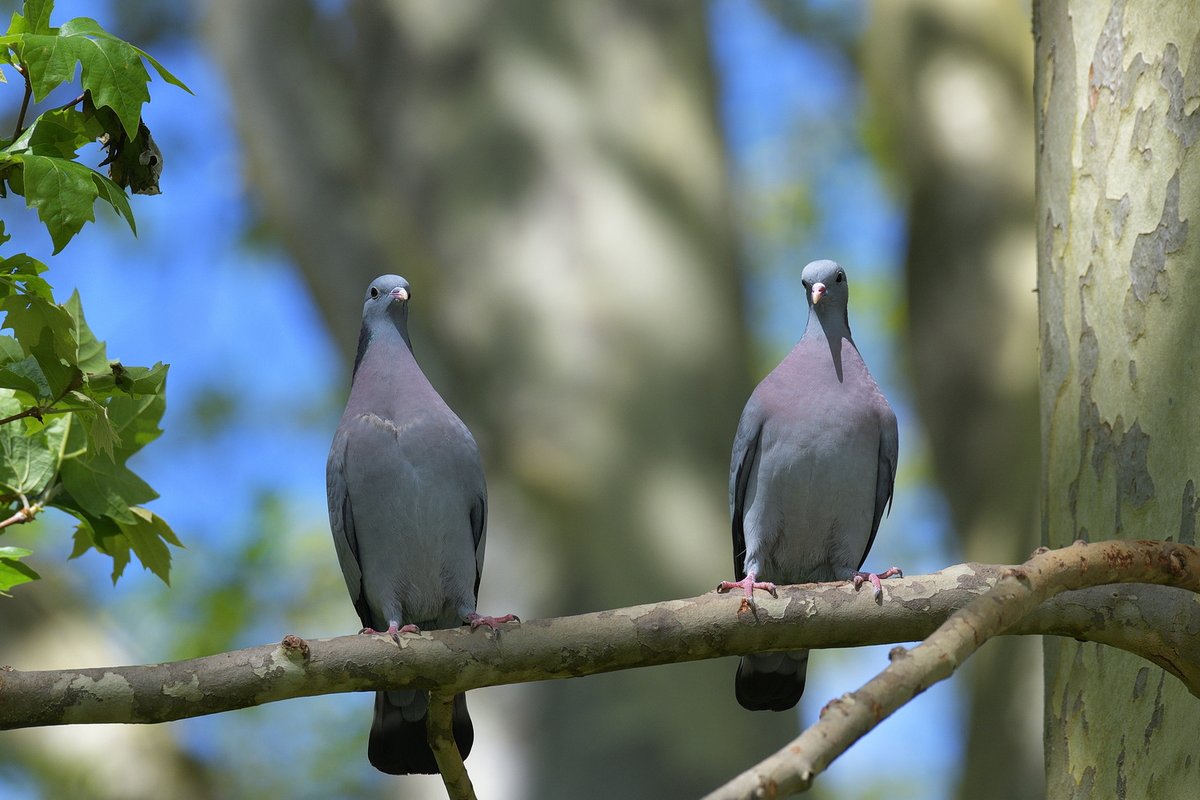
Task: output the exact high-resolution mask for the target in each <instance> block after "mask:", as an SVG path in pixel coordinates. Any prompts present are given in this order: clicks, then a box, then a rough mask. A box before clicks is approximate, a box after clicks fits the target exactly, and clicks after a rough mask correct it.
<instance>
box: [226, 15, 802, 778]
mask: <svg viewBox="0 0 1200 800" xmlns="http://www.w3.org/2000/svg"><path fill="white" fill-rule="evenodd" d="M206 8H207V10H208V12H209V13H208V36H209V39H210V41H211V43H212V45H213V48H214V51H215V54H216V56H217V58H218V61H219V63H220V64H221V65H222V67H223V68H224V69H225V70H226V72H227V74H228V76H229V86H230V91H231V94H232V98H233V107H234V111H235V119H236V120H237V124H238V127H239V129H240V131H241V134H242V138H243V141H244V142H245V146H246V151H247V154H248V161H247V165H248V177H249V180H250V183H251V186H252V187H253V190H254V191H255V193H256V194H257V195H258V197H259V198H260V199H261V201H262V204H261V211H262V213H263V216H264V218H265V221H266V222H267V223H268V224H269V227H270V228H271V229H272V230H273V231H274V232H275V233H276V234H278V235H279V237H280V241H281V242H282V243H283V245H284V246H285V247H286V248H287V252H288V254H289V255H290V256H291V257H292V258H293V259H294V260H295V261H296V263H297V265H298V266H299V268H300V270H301V272H302V273H303V275H304V278H305V280H306V281H307V282H308V284H309V285H310V287H311V288H312V289H313V292H314V295H315V297H316V299H317V302H318V304H319V305H320V307H321V309H322V312H323V314H324V315H325V321H326V322H327V323H328V325H329V327H330V330H331V331H333V333H334V335H335V337H336V338H337V340H338V342H339V343H340V344H341V346H342V355H343V358H344V363H345V365H346V367H347V370H348V369H349V365H350V363H351V359H352V355H353V347H354V337H355V336H356V335H357V330H358V319H359V314H360V309H361V302H362V292H363V291H364V287H365V286H366V285H367V283H368V281H369V280H370V279H371V278H372V277H374V276H376V275H378V274H382V273H386V272H396V273H400V274H402V275H404V276H406V277H408V278H409V279H410V280H411V282H412V285H413V301H412V318H411V326H412V328H413V341H414V344H415V349H416V352H417V356H418V358H419V359H420V360H421V363H422V366H423V367H424V369H425V371H426V372H427V373H428V374H429V375H430V377H431V379H432V381H433V383H434V384H435V385H436V386H437V387H438V388H439V390H440V391H441V392H442V394H443V395H444V396H445V397H446V399H447V401H448V402H449V403H450V405H451V406H452V407H453V408H454V409H455V410H456V411H458V412H459V414H460V415H461V416H462V417H463V419H464V421H465V422H466V423H467V425H468V426H469V427H470V428H471V429H472V431H473V432H474V433H475V436H476V438H477V439H478V441H479V445H480V450H481V452H482V454H483V457H484V460H485V466H486V469H487V473H488V484H489V489H490V504H489V536H488V554H487V560H488V563H487V566H486V569H485V571H484V575H483V588H482V597H481V603H482V605H483V607H484V609H485V610H487V609H495V610H499V611H506V612H507V611H516V612H519V613H521V614H522V615H525V616H545V615H554V614H560V613H564V612H576V611H582V610H590V609H596V608H606V607H613V606H619V605H625V604H628V603H630V602H644V601H649V600H653V599H659V598H663V597H671V596H678V595H681V594H690V593H694V592H696V591H699V590H700V589H701V588H703V587H705V586H708V585H712V584H714V583H715V582H716V581H717V580H719V579H721V578H723V577H728V573H729V570H730V554H729V541H730V540H729V532H728V511H727V509H726V499H725V498H726V489H725V481H726V476H727V472H728V463H729V450H730V446H731V442H732V436H733V431H734V427H735V425H736V422H737V418H738V413H739V411H740V409H741V406H742V404H743V403H744V401H745V399H746V396H747V395H748V393H749V389H750V386H751V384H750V380H749V375H748V371H747V355H746V346H745V336H744V333H743V329H744V326H743V321H742V318H741V298H740V284H739V280H738V275H737V271H736V265H735V258H734V248H733V234H732V229H731V224H730V220H729V219H728V215H727V213H726V208H725V206H726V202H727V186H726V178H725V168H724V162H723V156H722V146H721V140H720V136H719V132H718V129H717V125H716V121H715V114H714V98H713V87H712V76H711V73H710V65H709V60H708V58H709V56H708V39H707V36H706V30H705V8H704V6H703V5H702V4H696V3H690V2H685V1H684V0H655V1H654V2H643V1H642V0H624V2H563V3H558V2H555V3H545V2H527V1H524V0H519V1H517V2H504V3H442V2H376V1H375V0H371V2H366V1H365V0H351V2H348V3H344V4H343V3H335V4H330V3H316V2H296V0H263V1H262V2H254V3H243V2H233V0H219V1H218V2H214V3H211V4H209V5H208V6H206ZM330 568H331V569H335V568H336V567H335V566H334V565H333V564H331V565H330ZM732 672H733V667H732V665H728V664H706V665H697V666H696V667H694V668H691V669H684V670H683V671H681V672H679V673H675V674H672V675H671V676H670V677H668V676H666V675H665V674H663V673H662V672H661V671H658V672H656V671H643V672H639V673H628V674H624V675H620V676H612V677H609V678H604V679H596V680H593V681H588V682H572V683H571V684H570V685H567V684H560V685H556V686H552V687H543V688H542V689H540V690H539V691H538V692H537V693H531V694H530V695H529V696H528V697H527V698H525V699H524V701H523V702H521V703H518V704H515V705H516V709H514V712H513V713H518V714H519V713H525V714H527V715H528V716H527V717H525V718H522V719H507V720H506V721H505V723H504V725H505V727H506V728H507V729H511V730H516V731H530V732H536V735H534V734H533V733H531V735H530V737H529V738H530V742H529V745H530V746H529V748H528V750H529V752H528V753H526V755H529V756H531V757H533V758H534V759H535V763H534V764H533V765H532V768H530V769H525V768H519V769H518V770H516V771H517V772H518V773H519V774H522V775H530V776H531V781H530V784H529V785H528V786H524V787H522V791H521V794H522V796H527V797H567V796H570V797H577V798H588V797H605V798H607V797H613V796H620V795H621V794H623V793H625V792H627V791H634V787H636V791H637V792H638V793H641V794H655V793H665V794H668V795H681V794H682V795H686V794H688V793H689V792H699V791H700V790H701V789H703V788H705V787H707V786H709V785H711V784H712V782H713V781H714V780H715V779H716V778H717V777H718V776H720V775H722V774H727V773H728V772H729V771H730V770H731V769H733V768H734V765H736V764H739V763H745V762H746V761H748V760H751V759H752V758H753V757H754V756H756V755H758V754H761V753H762V752H765V751H767V750H768V749H769V748H771V747H773V746H775V745H776V744H777V743H778V742H779V741H781V740H784V739H785V738H786V737H787V736H788V735H789V732H790V731H791V730H792V729H794V726H795V718H794V717H791V716H788V715H776V716H768V717H756V716H752V715H747V714H740V713H737V706H736V704H735V702H734V700H733V687H732V683H733V681H732ZM699 696H705V697H707V698H708V699H707V700H706V701H705V702H703V703H698V702H696V701H695V698H696V697H699ZM487 706H488V698H487V697H486V695H485V696H483V697H481V698H480V699H479V701H478V702H476V703H474V704H473V706H472V708H473V711H477V712H478V713H479V714H481V715H486V714H487V713H488V708H487ZM597 721H599V722H598V723H597ZM680 729H687V730H717V729H721V730H722V731H723V735H722V736H710V737H701V738H698V739H696V740H695V741H691V742H689V743H688V746H687V747H680V746H677V745H676V744H675V741H676V738H677V734H678V731H679V730H680ZM585 732H586V734H585ZM359 735H361V734H359ZM534 740H535V741H534ZM521 745H522V740H521V739H520V738H519V737H518V738H516V739H515V740H513V741H508V742H505V743H498V742H490V741H487V740H484V739H481V740H480V741H478V742H477V743H476V748H477V749H478V748H484V749H487V748H489V747H495V748H500V747H501V746H503V748H504V750H505V757H506V758H509V759H514V760H517V761H521V760H522V756H521V753H522V752H523V750H522V748H521ZM612 764H621V765H622V768H621V769H620V770H614V769H612V768H611V765H612ZM681 780H682V781H683V783H682V784H681V783H680V781H681ZM656 782H657V783H656ZM481 791H482V788H481Z"/></svg>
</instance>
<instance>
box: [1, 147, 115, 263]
mask: <svg viewBox="0 0 1200 800" xmlns="http://www.w3.org/2000/svg"><path fill="white" fill-rule="evenodd" d="M10 158H11V160H12V161H14V162H16V163H17V164H19V165H21V166H23V168H24V170H23V174H22V173H13V174H10V175H9V181H10V182H12V184H13V189H14V191H19V192H20V193H22V194H24V195H25V203H26V205H28V206H30V207H31V208H36V209H37V211H38V217H39V218H40V219H41V220H42V222H43V223H44V224H45V225H46V229H47V230H48V231H49V232H50V239H51V241H53V242H54V252H55V253H56V254H57V253H59V252H61V251H62V249H63V248H64V247H66V246H67V243H68V242H70V241H71V239H72V238H73V237H74V236H75V234H77V233H79V231H80V229H82V228H83V226H84V225H85V224H86V223H88V222H92V221H94V220H95V219H96V214H95V211H94V209H93V206H94V205H95V202H96V198H97V197H99V198H100V199H102V200H104V201H106V202H107V203H108V204H109V205H111V206H112V207H113V209H114V210H116V211H117V213H119V214H120V215H121V216H122V217H124V218H125V221H126V222H127V223H128V224H129V228H130V230H132V231H133V232H134V234H137V225H136V223H135V222H134V219H133V209H132V208H130V206H129V198H128V197H127V196H126V195H125V192H124V191H122V190H121V187H119V186H117V184H115V183H113V182H112V180H111V179H109V178H106V177H105V176H103V175H101V174H100V173H99V172H96V171H95V170H93V169H91V168H90V167H86V166H84V165H83V164H79V163H76V162H74V161H70V160H68V159H65V158H59V157H57V156H44V155H38V154H36V153H29V152H22V153H13V154H11V156H10ZM18 175H20V176H21V180H19V181H14V180H13V179H14V178H16V177H17V176H18Z"/></svg>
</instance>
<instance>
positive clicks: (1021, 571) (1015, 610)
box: [706, 541, 1200, 800]
mask: <svg viewBox="0 0 1200 800" xmlns="http://www.w3.org/2000/svg"><path fill="white" fill-rule="evenodd" d="M1126 582H1139V583H1141V582H1145V583H1155V584H1169V585H1173V586H1177V587H1180V588H1184V589H1187V590H1189V591H1192V592H1200V549H1198V548H1195V547H1189V546H1186V545H1176V544H1173V543H1171V542H1117V541H1109V542H1100V543H1096V544H1087V543H1085V542H1076V543H1075V544H1073V545H1071V546H1070V547H1065V548H1062V549H1061V550H1046V549H1044V548H1043V549H1041V550H1039V551H1038V552H1037V553H1035V554H1034V555H1033V557H1031V558H1030V559H1029V560H1028V561H1026V562H1025V563H1024V564H1022V565H1021V566H1019V567H1013V568H1011V569H1007V570H1005V571H1004V572H1003V573H1002V575H1001V576H1000V579H999V580H998V581H997V582H996V584H995V586H993V587H992V588H991V589H989V590H988V591H987V592H986V593H984V594H983V595H981V596H980V597H977V598H975V599H974V600H972V601H971V602H970V603H969V604H967V605H966V607H964V608H962V609H961V610H959V611H957V612H955V613H954V614H953V615H952V616H950V618H949V619H947V620H946V621H945V622H944V623H942V624H941V625H940V626H939V627H938V629H937V630H936V631H934V632H933V633H932V634H931V635H930V636H929V637H928V638H926V639H925V641H923V642H922V643H921V644H919V645H918V646H917V647H915V648H914V649H912V650H911V651H910V650H905V649H904V648H902V647H897V648H895V649H893V650H892V652H891V653H890V654H889V658H890V659H891V662H892V663H891V664H890V665H889V666H888V667H887V668H886V669H884V670H883V671H882V672H880V673H879V674H878V675H876V676H875V677H874V678H872V679H871V680H870V681H868V682H867V683H866V684H865V685H864V686H863V687H862V688H860V689H859V690H858V691H856V692H852V693H850V694H847V695H843V696H842V697H839V698H837V699H835V700H833V701H831V702H830V703H829V704H828V705H826V706H825V708H823V709H822V710H821V716H820V719H818V720H817V722H815V723H814V724H813V725H812V726H810V727H809V728H808V729H807V730H805V731H804V732H803V733H801V734H800V736H799V737H798V738H797V739H796V740H794V741H793V742H791V743H790V744H789V745H787V747H785V748H783V749H782V750H780V751H779V752H777V753H775V754H774V755H772V756H770V757H769V758H767V759H766V760H764V761H763V762H761V763H760V764H758V765H757V766H755V767H753V768H751V769H750V770H747V771H746V772H744V773H742V774H741V775H739V776H738V777H736V778H734V779H733V780H732V781H730V782H729V783H727V784H725V785H724V786H722V787H721V788H719V789H717V790H716V791H715V792H713V793H712V794H710V795H708V797H707V798H706V800H733V799H734V798H738V799H739V800H740V799H741V798H777V797H788V796H790V795H792V794H795V793H797V792H802V791H805V790H806V789H808V788H809V787H810V786H811V785H812V781H813V778H814V777H816V775H818V774H820V773H821V772H822V771H824V769H825V768H826V767H827V766H828V765H829V764H830V763H831V762H832V761H833V760H834V759H835V758H837V757H838V756H839V755H841V754H842V753H843V752H845V751H846V749H847V748H849V747H850V745H852V744H854V742H856V741H858V740H859V739H860V738H862V736H864V735H865V734H866V733H867V732H869V731H870V730H871V729H872V728H874V727H875V726H876V725H878V724H879V723H880V722H882V721H883V720H884V719H886V718H887V717H889V716H890V715H891V714H892V713H893V712H894V711H896V709H898V708H900V707H901V706H903V705H904V704H905V703H907V702H908V701H909V700H911V699H912V698H914V697H915V696H917V695H918V694H920V693H921V692H923V691H925V690H926V689H928V688H929V687H930V686H932V685H933V684H934V683H937V682H938V681H941V680H944V679H946V678H948V677H950V675H951V674H953V672H954V670H955V669H957V668H958V666H959V665H960V664H962V662H963V661H965V660H966V659H967V658H968V657H969V656H970V655H971V654H972V653H974V652H975V651H976V650H978V649H979V648H980V647H981V646H982V645H983V643H984V642H986V641H987V640H988V639H990V638H992V637H993V636H997V635H999V634H1001V633H1004V632H1005V631H1006V630H1008V629H1010V628H1012V627H1014V626H1015V625H1016V624H1017V623H1019V622H1020V621H1021V620H1022V618H1024V617H1027V616H1028V615H1029V614H1031V613H1032V612H1033V611H1034V610H1035V609H1037V608H1038V606H1039V605H1041V604H1042V603H1043V602H1044V601H1045V600H1047V599H1048V598H1050V597H1053V596H1055V595H1057V594H1060V593H1062V592H1065V591H1068V590H1072V589H1082V588H1086V587H1092V586H1101V585H1106V584H1111V583H1126ZM1190 605H1194V603H1192V604H1190ZM1192 668H1195V664H1193V665H1192ZM1189 688H1190V689H1191V691H1192V693H1193V694H1196V687H1195V686H1189Z"/></svg>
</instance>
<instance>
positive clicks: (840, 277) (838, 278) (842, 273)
mask: <svg viewBox="0 0 1200 800" xmlns="http://www.w3.org/2000/svg"><path fill="white" fill-rule="evenodd" d="M845 277H846V273H844V272H842V271H841V270H839V271H838V274H837V282H838V283H841V282H842V279H843V278H845Z"/></svg>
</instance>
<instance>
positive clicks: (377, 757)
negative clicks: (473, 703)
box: [367, 692, 475, 775]
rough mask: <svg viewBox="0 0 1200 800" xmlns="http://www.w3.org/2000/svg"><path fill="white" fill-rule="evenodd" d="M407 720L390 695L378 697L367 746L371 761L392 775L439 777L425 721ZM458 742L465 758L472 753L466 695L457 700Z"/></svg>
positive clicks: (421, 719) (456, 730) (376, 694)
mask: <svg viewBox="0 0 1200 800" xmlns="http://www.w3.org/2000/svg"><path fill="white" fill-rule="evenodd" d="M426 719H427V717H425V716H422V717H421V718H420V719H418V720H406V719H405V718H404V713H403V711H402V710H401V708H400V707H399V706H396V705H392V703H390V702H388V699H387V693H386V692H376V693H375V719H374V721H373V722H372V723H371V737H370V739H369V740H368V742H367V758H368V759H370V761H371V766H373V767H375V769H377V770H379V771H380V772H386V773H387V774H389V775H435V774H437V772H438V766H437V760H436V759H435V758H434V757H433V750H432V749H431V748H430V747H429V739H428V736H427V732H426V727H425V721H426ZM454 741H455V742H456V743H457V744H458V752H459V753H461V754H462V757H463V758H466V757H467V755H468V754H469V753H470V752H471V745H472V744H473V743H474V741H475V729H474V727H473V726H472V725H471V717H470V715H468V714H467V700H466V697H465V696H464V695H461V694H460V695H457V696H455V698H454Z"/></svg>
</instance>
